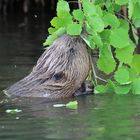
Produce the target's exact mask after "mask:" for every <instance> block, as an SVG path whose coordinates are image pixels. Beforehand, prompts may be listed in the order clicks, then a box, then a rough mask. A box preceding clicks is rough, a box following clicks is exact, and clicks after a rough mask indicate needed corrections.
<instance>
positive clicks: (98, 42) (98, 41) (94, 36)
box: [91, 32, 103, 47]
mask: <svg viewBox="0 0 140 140" xmlns="http://www.w3.org/2000/svg"><path fill="white" fill-rule="evenodd" d="M91 39H92V41H93V42H94V43H95V44H96V45H97V46H98V47H101V46H103V42H102V40H101V37H100V35H99V34H97V33H96V32H95V33H93V34H92V36H91Z"/></svg>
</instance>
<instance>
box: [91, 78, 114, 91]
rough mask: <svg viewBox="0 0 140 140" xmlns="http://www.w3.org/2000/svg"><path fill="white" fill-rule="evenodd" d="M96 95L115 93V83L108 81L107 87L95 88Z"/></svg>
mask: <svg viewBox="0 0 140 140" xmlns="http://www.w3.org/2000/svg"><path fill="white" fill-rule="evenodd" d="M94 93H95V94H104V93H114V83H113V82H112V81H111V80H108V82H107V84H106V85H97V86H96V87H95V88H94Z"/></svg>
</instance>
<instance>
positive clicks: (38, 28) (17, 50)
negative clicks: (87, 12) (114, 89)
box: [0, 15, 140, 140]
mask: <svg viewBox="0 0 140 140" xmlns="http://www.w3.org/2000/svg"><path fill="white" fill-rule="evenodd" d="M49 19H50V18H49V17H47V16H44V15H37V18H36V16H34V15H30V16H29V17H22V16H16V17H13V16H9V17H4V18H2V17H0V90H2V89H4V88H6V87H7V86H9V85H11V84H13V83H14V82H15V81H17V80H19V79H21V78H22V77H24V76H25V75H27V74H28V73H29V72H30V71H31V68H32V67H33V65H34V64H35V63H36V60H37V58H38V57H39V56H40V54H41V53H42V51H43V47H41V44H42V42H43V40H44V39H45V38H46V31H47V28H48V21H49ZM0 94H1V95H2V92H1V93H0ZM70 100H77V101H78V109H76V110H71V109H67V108H65V107H61V108H54V107H53V105H54V104H57V103H67V102H68V101H70ZM139 107H140V97H139V96H132V95H128V96H117V95H104V96H103V95H102V96H86V97H78V98H76V99H67V100H63V101H57V102H48V101H46V99H42V98H39V99H37V98H34V99H31V98H28V99H26V98H21V99H9V102H8V103H5V104H1V105H0V140H3V139H4V140H30V139H34V140H47V139H48V140H49V139H60V140H62V139H64V140H66V139H80V140H81V139H83V140H139V139H140V136H139V132H140V123H139V122H140V109H139ZM13 108H17V109H21V110H22V112H21V113H17V114H7V113H5V111H6V109H13Z"/></svg>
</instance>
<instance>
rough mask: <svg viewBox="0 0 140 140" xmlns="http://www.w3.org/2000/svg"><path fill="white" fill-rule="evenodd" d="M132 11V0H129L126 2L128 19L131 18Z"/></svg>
mask: <svg viewBox="0 0 140 140" xmlns="http://www.w3.org/2000/svg"><path fill="white" fill-rule="evenodd" d="M133 11H134V5H133V2H132V0H129V3H128V17H129V19H131V17H132V15H133Z"/></svg>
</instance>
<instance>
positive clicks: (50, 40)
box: [43, 34, 57, 46]
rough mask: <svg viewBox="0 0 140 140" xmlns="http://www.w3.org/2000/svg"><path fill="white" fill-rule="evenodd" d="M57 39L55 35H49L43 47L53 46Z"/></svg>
mask: <svg viewBox="0 0 140 140" xmlns="http://www.w3.org/2000/svg"><path fill="white" fill-rule="evenodd" d="M56 39H57V35H55V34H52V35H49V36H48V37H47V39H46V40H45V42H44V43H43V46H48V45H51V44H52V43H53V42H54V40H56Z"/></svg>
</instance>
